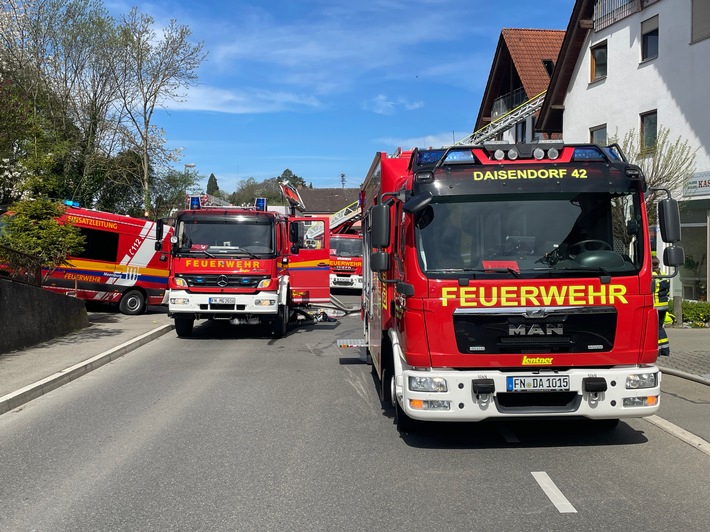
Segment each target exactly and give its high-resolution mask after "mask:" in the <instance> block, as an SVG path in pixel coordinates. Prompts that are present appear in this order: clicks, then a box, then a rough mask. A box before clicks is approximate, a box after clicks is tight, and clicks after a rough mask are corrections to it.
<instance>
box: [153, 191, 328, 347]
mask: <svg viewBox="0 0 710 532" xmlns="http://www.w3.org/2000/svg"><path fill="white" fill-rule="evenodd" d="M282 192H284V197H285V198H286V199H287V200H288V201H289V203H290V205H291V206H292V209H291V212H292V213H293V212H294V209H293V207H295V206H296V205H297V204H299V203H300V196H299V195H298V192H297V191H296V190H295V189H293V188H291V187H284V186H282ZM314 227H315V228H318V229H319V230H318V231H315V232H317V233H319V236H318V237H317V238H308V239H307V238H305V234H306V232H307V231H308V229H309V228H314ZM174 229H175V233H174V235H173V238H172V245H171V247H170V256H171V260H170V278H169V282H168V288H169V290H168V294H167V295H166V300H167V304H168V313H169V315H170V316H172V317H173V318H175V330H176V332H177V334H178V336H181V337H188V336H190V335H191V334H192V330H193V326H194V323H195V320H197V319H212V320H225V321H229V322H231V323H233V324H247V323H248V324H257V323H266V324H268V325H270V326H271V328H272V333H273V335H274V336H275V337H277V338H280V337H282V336H284V335H285V334H286V331H287V326H288V322H289V317H290V315H291V311H292V310H293V309H294V308H295V307H297V306H308V305H317V304H322V303H328V302H330V290H329V287H328V275H329V272H330V265H329V249H330V248H329V245H330V241H329V240H330V239H329V228H328V218H327V217H313V218H302V217H297V216H293V215H284V214H280V213H278V212H272V211H268V210H267V206H266V202H265V201H261V198H260V199H259V200H257V206H256V207H255V208H243V207H224V206H214V207H202V206H201V205H200V203H199V200H198V201H196V202H195V203H194V204H192V205H191V208H189V209H186V210H183V211H180V212H178V213H177V216H176V219H175V226H174Z"/></svg>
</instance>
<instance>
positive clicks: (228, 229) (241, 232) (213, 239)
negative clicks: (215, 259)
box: [176, 220, 274, 255]
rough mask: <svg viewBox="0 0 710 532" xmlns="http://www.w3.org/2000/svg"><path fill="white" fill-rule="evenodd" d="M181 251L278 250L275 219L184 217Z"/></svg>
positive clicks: (180, 227) (179, 231) (261, 252)
mask: <svg viewBox="0 0 710 532" xmlns="http://www.w3.org/2000/svg"><path fill="white" fill-rule="evenodd" d="M176 235H177V238H178V251H179V252H181V253H190V252H194V253H196V252H203V253H205V254H220V255H224V254H235V255H239V254H247V255H264V254H271V253H274V229H273V225H272V224H271V223H252V222H245V221H232V220H229V221H226V220H214V221H212V220H194V221H193V220H190V221H180V222H179V223H178V226H177V231H176Z"/></svg>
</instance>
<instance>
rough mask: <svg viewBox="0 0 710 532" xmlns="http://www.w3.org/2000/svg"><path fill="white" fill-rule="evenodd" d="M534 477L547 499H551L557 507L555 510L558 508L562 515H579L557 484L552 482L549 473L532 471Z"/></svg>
mask: <svg viewBox="0 0 710 532" xmlns="http://www.w3.org/2000/svg"><path fill="white" fill-rule="evenodd" d="M532 476H533V477H534V478H535V480H536V481H537V483H538V484H539V485H540V487H541V488H542V491H544V492H545V495H547V498H548V499H550V501H551V502H552V504H554V505H555V508H557V510H559V512H560V513H561V514H576V513H577V510H575V509H574V506H572V504H570V502H569V501H568V500H567V498H566V497H565V496H564V495H562V492H561V491H560V490H559V488H558V487H557V486H555V483H554V482H552V479H551V478H550V477H549V475H548V474H547V473H545V472H544V471H532Z"/></svg>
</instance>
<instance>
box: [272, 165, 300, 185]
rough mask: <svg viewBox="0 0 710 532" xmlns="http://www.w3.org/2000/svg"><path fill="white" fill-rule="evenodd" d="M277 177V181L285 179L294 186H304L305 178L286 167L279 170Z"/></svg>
mask: <svg viewBox="0 0 710 532" xmlns="http://www.w3.org/2000/svg"><path fill="white" fill-rule="evenodd" d="M277 179H278V180H279V182H284V181H287V182H288V183H289V184H290V185H293V187H294V188H299V187H305V186H306V180H305V179H303V178H302V177H299V176H297V175H296V174H294V173H293V172H292V171H291V170H289V169H288V168H286V170H284V171H283V172H281V175H280V176H279V177H278V178H277Z"/></svg>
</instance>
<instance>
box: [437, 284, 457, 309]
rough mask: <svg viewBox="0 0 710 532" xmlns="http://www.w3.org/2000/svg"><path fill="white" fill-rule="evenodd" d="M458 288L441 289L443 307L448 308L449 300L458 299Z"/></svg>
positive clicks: (446, 287) (447, 287)
mask: <svg viewBox="0 0 710 532" xmlns="http://www.w3.org/2000/svg"><path fill="white" fill-rule="evenodd" d="M457 290H458V289H457V288H456V287H455V286H445V287H444V288H442V289H441V306H442V307H446V306H448V305H449V299H455V298H456V292H457Z"/></svg>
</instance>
